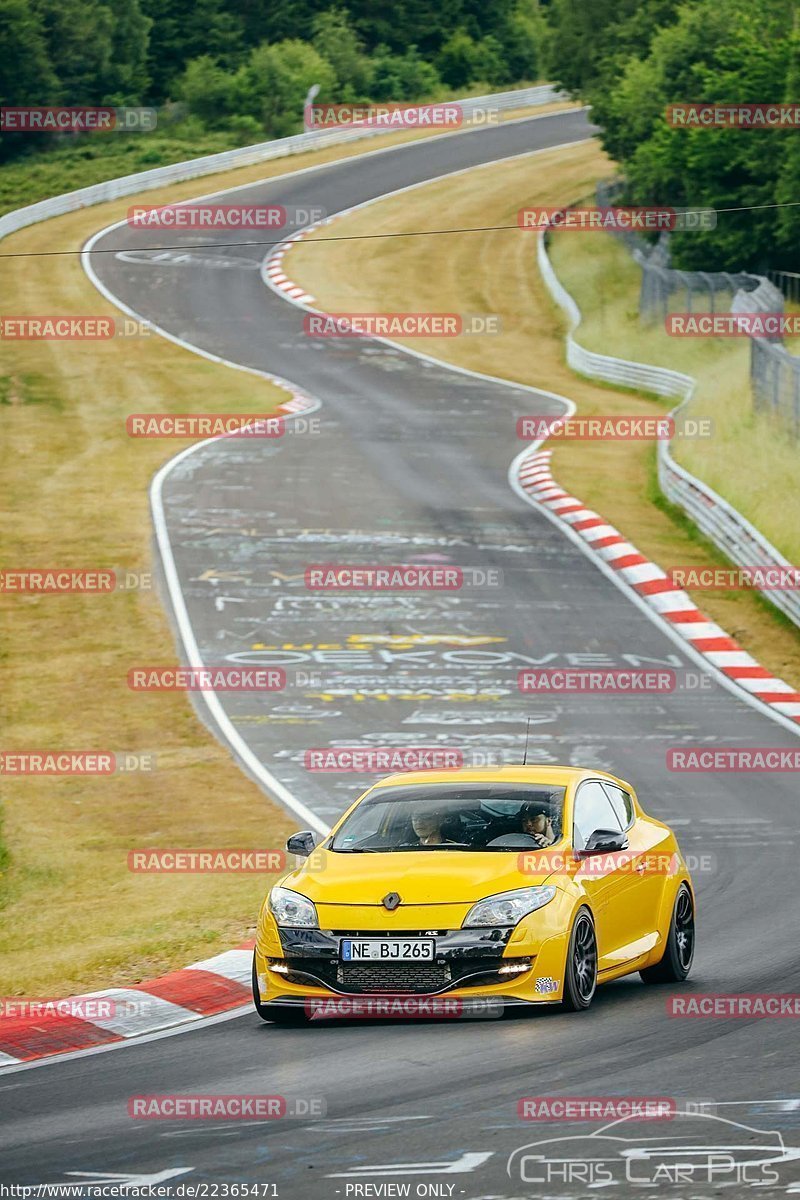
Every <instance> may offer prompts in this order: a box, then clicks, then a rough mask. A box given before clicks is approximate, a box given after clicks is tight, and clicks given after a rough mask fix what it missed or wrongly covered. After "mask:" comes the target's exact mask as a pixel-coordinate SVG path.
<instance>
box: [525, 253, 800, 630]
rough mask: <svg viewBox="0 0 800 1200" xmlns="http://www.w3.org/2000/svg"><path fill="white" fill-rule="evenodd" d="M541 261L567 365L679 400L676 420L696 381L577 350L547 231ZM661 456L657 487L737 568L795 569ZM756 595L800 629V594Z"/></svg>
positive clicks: (572, 314)
mask: <svg viewBox="0 0 800 1200" xmlns="http://www.w3.org/2000/svg"><path fill="white" fill-rule="evenodd" d="M537 257H538V265H539V270H540V271H541V274H542V278H543V279H544V282H545V286H546V287H547V290H548V291H549V292H550V295H551V296H552V298H553V300H554V301H555V302H556V304H557V305H558V306H559V308H561V309H562V310H563V311H564V313H565V314H566V316H567V319H568V321H569V329H568V331H567V335H566V347H567V363H568V365H569V366H570V367H572V368H573V370H575V371H577V372H579V374H581V375H586V376H588V377H589V378H590V379H601V380H603V381H604V382H606V383H616V384H621V385H622V386H623V387H631V388H635V389H637V390H639V391H647V392H654V393H655V394H656V395H659V396H676V397H678V398H680V401H681V402H680V404H678V405H677V406H676V407H675V408H674V409H672V411H671V413H670V416H672V417H673V418H677V416H678V414H679V413H680V412H681V410H682V409H683V408H685V406H686V405H687V404H688V403H689V401H690V400H691V398H692V395H693V393H694V388H695V380H694V379H693V378H692V376H691V375H684V374H682V373H681V372H680V371H671V370H669V369H668V368H667V367H657V366H653V365H652V364H649V363H639V362H631V361H630V360H628V359H624V358H613V357H612V356H611V355H608V354H597V353H595V352H594V351H592V350H587V349H586V348H585V347H584V346H580V345H578V343H577V342H576V341H575V338H574V336H573V335H574V331H575V330H576V329H577V328H578V326H579V325H580V323H581V310H580V308H579V307H578V305H577V304H576V302H575V299H574V298H573V297H572V296H571V295H570V294H569V292H568V291H567V290H566V288H565V287H564V286H563V284H562V283H561V281H560V280H559V278H558V276H557V275H556V273H555V271H554V269H553V264H552V263H551V262H550V258H549V255H548V253H547V244H546V237H545V233H544V232H542V233H540V234H539V238H538V242H537ZM657 454H658V482H659V485H660V487H661V490H662V492H663V493H664V495H665V496H666V497H667V499H669V500H671V501H672V503H673V504H677V505H678V507H679V508H681V509H683V511H684V512H685V513H686V514H687V515H688V516H689V517H691V519H692V520H693V521H694V523H695V524H696V525H697V527H698V529H700V530H701V531H702V532H703V533H704V534H705V535H706V537H708V538H709V539H710V540H711V541H712V542H713V543H714V545H715V546H717V548H718V549H720V550H721V551H722V552H723V554H725V555H727V557H728V558H730V559H731V560H732V561H733V562H735V563H736V565H737V566H740V567H789V566H791V564H790V563H789V561H788V559H786V558H784V557H783V555H782V554H781V553H780V551H779V550H778V549H777V548H776V547H775V546H773V545H772V543H771V542H769V541H767V539H766V538H765V537H764V535H763V534H761V533H759V531H758V530H757V529H756V528H755V526H754V525H752V524H751V523H750V521H748V520H747V518H746V517H743V516H742V514H741V513H740V512H738V511H737V510H736V509H735V508H734V507H733V505H731V504H729V503H728V501H727V500H724V499H723V498H722V496H720V495H719V494H718V493H717V492H715V491H714V490H713V488H710V487H709V486H708V484H705V483H703V482H702V481H701V480H700V479H698V478H697V477H696V476H694V475H692V474H691V473H690V472H689V471H687V470H686V469H685V468H684V467H682V466H680V465H679V464H678V463H676V462H675V459H674V458H673V457H672V452H671V450H670V444H669V442H666V441H659V442H658V451H657ZM758 590H759V591H761V593H762V595H764V596H766V598H767V599H768V600H769V601H770V602H771V603H772V604H774V605H775V607H776V608H779V609H780V610H781V611H782V612H783V613H785V614H786V616H787V617H789V618H790V620H792V621H793V622H794V623H795V625H800V594H798V593H796V592H791V591H778V590H774V591H773V590H770V589H763V588H760V589H758Z"/></svg>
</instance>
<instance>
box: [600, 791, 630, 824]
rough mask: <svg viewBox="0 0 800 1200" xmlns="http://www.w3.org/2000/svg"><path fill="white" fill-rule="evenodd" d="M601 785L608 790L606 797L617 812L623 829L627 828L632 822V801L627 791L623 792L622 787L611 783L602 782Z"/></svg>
mask: <svg viewBox="0 0 800 1200" xmlns="http://www.w3.org/2000/svg"><path fill="white" fill-rule="evenodd" d="M603 787H604V788H605V789H606V791H607V792H608V798H609V800H610V801H611V804H612V806H613V808H614V812H615V813H616V814H617V817H618V818H619V821H620V823H621V825H622V828H623V829H627V828H628V826H629V825H631V824H632V823H633V801H632V800H631V798H630V796H629V795H628V793H627V792H623V790H622V788H619V787H617V786H616V784H613V783H606V782H605V781H604V782H603Z"/></svg>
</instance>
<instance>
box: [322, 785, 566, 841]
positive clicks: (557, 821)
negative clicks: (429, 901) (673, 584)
mask: <svg viewBox="0 0 800 1200" xmlns="http://www.w3.org/2000/svg"><path fill="white" fill-rule="evenodd" d="M565 790H566V789H565V788H563V787H553V786H552V785H551V784H546V783H542V784H538V783H504V784H500V783H488V784H487V783H461V784H455V783H453V784H450V783H429V784H424V785H423V786H421V787H419V786H418V787H402V786H399V787H387V788H380V787H379V788H376V789H375V790H374V791H373V792H370V793H369V794H368V795H367V796H365V797H364V799H363V800H362V801H361V803H360V804H359V805H358V807H357V808H356V809H354V810H353V812H352V813H351V814H350V816H349V817H348V818H347V820H346V821H345V822H344V823H343V825H342V826H341V828H340V829H339V830H338V831H337V833H336V834H335V836H334V838H333V840H332V842H331V843H330V846H329V849H330V850H334V851H339V852H340V853H349V854H367V853H372V854H381V853H384V854H385V853H388V852H390V851H397V850H401V851H405V850H408V851H413V850H420V851H421V850H426V851H427V850H481V851H504V850H505V851H514V850H516V851H520V850H526V849H530V848H531V847H535V846H550V845H553V843H554V842H557V841H558V840H559V839H560V837H561V818H562V812H563V806H564V792H565Z"/></svg>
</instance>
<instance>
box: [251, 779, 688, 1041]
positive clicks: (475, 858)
mask: <svg viewBox="0 0 800 1200" xmlns="http://www.w3.org/2000/svg"><path fill="white" fill-rule="evenodd" d="M317 840H318V839H317V837H316V835H314V834H313V833H310V832H303V833H298V834H295V835H293V836H292V837H291V838H290V839H289V841H288V843H287V848H288V850H289V851H290V852H291V853H293V854H295V855H297V856H299V859H300V865H298V866H297V867H296V868H295V869H294V870H292V871H290V872H289V873H288V874H286V875H285V876H283V878H282V879H281V880H280V882H279V883H278V884H277V885H276V886H275V887H273V888H272V890H271V891H270V893H269V895H268V896H267V898H266V900H265V902H264V905H263V907H262V910H261V914H260V917H259V922H258V933H257V938H256V947H255V952H254V958H253V997H254V1001H255V1006H256V1010H257V1012H258V1014H259V1016H261V1017H262V1018H263V1019H264V1020H267V1021H276V1022H278V1023H280V1024H300V1023H303V1022H305V1021H307V1020H308V1019H309V1018H310V1017H312V1016H315V1015H316V1016H325V1015H326V1014H328V1013H329V1014H331V1015H336V1014H337V1013H340V1012H343V1013H345V1014H346V1013H347V1012H352V1013H355V1014H364V1015H377V1016H380V1015H382V1014H391V1012H393V1011H396V1010H393V1009H392V1007H391V1005H389V1004H387V1003H386V998H388V997H393V998H399V997H403V998H406V999H408V1000H411V999H412V998H415V1003H417V1005H418V1011H419V1012H420V1014H421V1015H424V1014H425V1013H426V1012H431V1013H433V1014H435V1013H438V1012H443V1013H445V1014H447V1013H450V1014H457V1013H458V1012H460V1011H463V1012H467V1011H473V1012H475V1011H479V1008H480V1005H485V1006H488V1005H493V1006H494V1008H495V1009H496V1008H497V1007H501V1008H502V1007H505V1005H509V1004H527V1005H534V1004H553V1003H559V1004H561V1005H563V1007H564V1008H567V1009H570V1010H573V1011H577V1010H580V1009H586V1008H588V1007H589V1005H590V1004H591V1001H592V998H593V996H594V994H595V991H596V988H597V986H598V984H601V983H607V982H608V981H609V980H611V979H617V978H619V977H620V976H621V975H628V974H630V973H631V972H634V971H639V972H640V973H641V976H642V979H644V980H645V982H647V983H654V982H668V981H671V982H675V981H679V980H682V979H685V978H686V976H687V975H688V974H689V970H690V968H691V965H692V958H693V955H694V942H695V900H694V890H693V887H692V882H691V879H690V877H689V872H688V870H687V867H686V863H685V861H684V859H683V856H682V855H681V852H680V850H679V848H678V843H677V841H676V839H675V835H674V834H673V832H672V830H671V829H670V828H669V827H668V826H667V825H664V824H663V823H662V822H661V821H657V820H655V819H654V818H653V817H649V816H647V814H646V813H645V812H644V811H643V810H642V808H641V806H640V804H639V801H638V800H637V798H636V795H635V793H634V791H633V788H632V787H631V786H630V785H629V784H627V783H625V782H624V781H623V780H621V779H617V778H615V777H614V776H613V775H608V774H606V773H605V772H603V771H595V770H588V769H582V768H578V767H541V766H536V767H530V766H527V767H524V766H523V767H502V768H499V769H498V768H491V769H485V770H458V771H452V770H451V771H419V772H413V773H407V774H402V775H392V776H390V777H389V778H387V779H383V780H381V781H380V782H379V783H376V784H375V785H374V786H373V787H371V788H370V789H369V790H368V791H367V792H365V793H364V795H363V796H361V797H360V799H358V800H357V801H356V802H355V804H353V805H352V807H351V808H350V809H348V811H347V812H346V813H345V814H344V816H343V817H341V819H340V820H339V821H338V822H337V824H336V825H335V826H334V828H333V829H332V831H331V832H330V834H328V836H327V837H326V838H325V839H324V840H323V841H322V842H321V844H320V845H317V844H316V843H317ZM356 998H358V1003H356V1002H355V1001H356ZM381 998H383V1001H384V1002H383V1003H381ZM333 1000H336V1001H337V1002H338V1006H337V1004H332V1003H331V1002H332V1001H333ZM434 1001H435V1003H434ZM445 1001H446V1002H447V1003H444V1002H445ZM348 1005H349V1006H350V1007H349V1008H348ZM401 1011H404V1010H403V1009H402V1008H401ZM407 1011H412V1010H411V1009H408V1010H407ZM487 1011H488V1008H487Z"/></svg>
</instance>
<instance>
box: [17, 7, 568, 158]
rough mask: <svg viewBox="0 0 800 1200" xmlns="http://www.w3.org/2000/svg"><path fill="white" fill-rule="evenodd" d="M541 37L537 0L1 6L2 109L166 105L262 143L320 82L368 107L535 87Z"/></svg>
mask: <svg viewBox="0 0 800 1200" xmlns="http://www.w3.org/2000/svg"><path fill="white" fill-rule="evenodd" d="M546 39H547V28H546V24H545V20H544V17H543V15H542V12H541V10H540V8H539V4H538V2H537V0H492V2H491V3H490V4H487V3H485V0H441V2H440V3H439V4H437V5H431V4H430V3H429V0H393V2H392V3H391V4H387V3H385V2H378V0H351V2H350V3H349V4H348V6H347V7H346V8H345V7H343V6H342V7H340V6H337V5H336V4H333V5H332V4H331V3H330V0H291V2H290V0H193V2H191V3H190V2H187V0H113V3H111V0H0V104H2V105H3V106H6V105H11V106H26V105H35V106H38V105H70V106H78V105H89V106H95V105H98V106H108V105H115V106H118V105H132V106H158V107H159V108H161V109H162V119H163V120H164V121H166V122H169V121H171V120H179V119H180V118H181V117H183V116H185V115H188V116H191V117H193V118H195V119H197V120H198V121H200V122H202V124H203V126H204V127H205V128H207V129H227V130H230V131H231V132H232V133H234V134H235V135H237V136H238V137H239V138H241V139H246V138H248V137H250V138H251V139H253V140H256V139H263V138H265V137H280V136H284V135H286V134H288V133H292V132H295V131H297V130H298V129H301V128H302V106H303V100H304V98H305V95H306V93H307V91H308V88H309V87H310V86H311V85H312V84H315V83H316V84H319V85H320V99H321V100H323V99H324V100H328V101H333V102H339V103H365V102H369V101H382V100H398V101H404V100H409V101H410V100H422V99H436V98H438V97H441V96H443V95H445V94H447V93H448V91H449V92H452V90H454V89H455V90H459V89H462V88H470V87H472V86H473V85H474V84H476V83H478V82H480V83H483V84H485V85H486V86H487V87H488V88H494V89H497V88H504V87H508V86H511V85H513V84H515V83H518V82H521V81H530V80H534V79H536V78H537V77H539V76H540V75H541V74H542V73H543V71H544V70H545V45H546ZM47 136H49V135H38V134H37V135H30V134H28V135H25V134H19V133H17V134H10V133H7V134H6V135H5V136H3V137H2V138H0V158H6V159H7V158H9V157H13V156H15V155H18V154H22V153H29V152H30V151H31V150H37V149H40V148H41V147H42V146H43V145H44V144H46V143H45V138H46V137H47ZM54 136H56V135H54Z"/></svg>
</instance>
